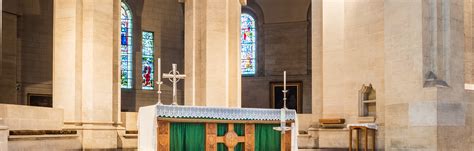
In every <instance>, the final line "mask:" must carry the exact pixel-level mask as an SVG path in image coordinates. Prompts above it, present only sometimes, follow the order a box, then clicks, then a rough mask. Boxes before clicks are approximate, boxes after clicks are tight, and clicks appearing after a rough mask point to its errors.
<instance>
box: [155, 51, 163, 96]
mask: <svg viewBox="0 0 474 151" xmlns="http://www.w3.org/2000/svg"><path fill="white" fill-rule="evenodd" d="M161 84H163V82H162V81H161V58H158V80H157V81H156V85H158V92H157V93H158V102H157V103H156V104H158V105H162V104H161Z"/></svg>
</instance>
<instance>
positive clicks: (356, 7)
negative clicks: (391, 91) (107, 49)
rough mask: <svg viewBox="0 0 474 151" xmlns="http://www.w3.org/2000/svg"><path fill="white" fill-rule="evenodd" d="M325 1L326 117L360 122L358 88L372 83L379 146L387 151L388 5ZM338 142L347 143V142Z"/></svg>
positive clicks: (324, 77) (323, 29) (324, 65)
mask: <svg viewBox="0 0 474 151" xmlns="http://www.w3.org/2000/svg"><path fill="white" fill-rule="evenodd" d="M322 3H323V17H322V18H323V21H322V26H323V27H322V32H323V33H322V34H323V35H322V37H323V39H322V43H323V44H322V45H323V49H322V59H323V60H322V74H323V75H322V81H323V82H322V90H323V91H322V93H323V100H322V101H323V102H322V117H323V118H344V119H346V123H358V122H359V121H358V117H359V113H358V111H359V110H358V108H359V103H358V101H359V90H360V89H361V88H362V85H364V84H365V85H368V84H372V85H373V87H374V89H375V90H376V103H377V104H376V123H378V124H379V126H381V128H380V129H379V130H378V133H377V135H378V137H377V138H378V140H377V146H378V148H383V147H384V140H383V138H384V137H383V136H384V128H383V127H384V123H385V121H384V115H385V113H384V101H385V99H384V97H385V94H384V92H385V82H384V79H385V77H384V75H385V70H384V68H385V66H384V58H385V52H384V15H383V14H384V1H383V0H372V1H344V0H334V1H323V2H322ZM313 61H314V60H313ZM313 68H317V67H313ZM321 135H322V134H321ZM339 140H341V141H346V140H345V138H340V139H339ZM333 144H343V143H333ZM320 145H321V144H320ZM325 147H338V148H340V147H345V146H325Z"/></svg>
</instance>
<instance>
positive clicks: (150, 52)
mask: <svg viewBox="0 0 474 151" xmlns="http://www.w3.org/2000/svg"><path fill="white" fill-rule="evenodd" d="M153 36H154V34H153V32H149V31H144V32H142V89H144V90H153V88H154V71H155V66H154V63H155V57H154V52H155V51H154V48H155V44H154V37H153Z"/></svg>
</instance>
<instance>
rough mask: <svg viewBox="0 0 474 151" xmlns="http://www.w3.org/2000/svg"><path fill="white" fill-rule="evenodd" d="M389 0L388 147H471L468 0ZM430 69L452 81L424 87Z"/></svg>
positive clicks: (441, 148) (387, 6)
mask: <svg viewBox="0 0 474 151" xmlns="http://www.w3.org/2000/svg"><path fill="white" fill-rule="evenodd" d="M384 3H385V12H384V14H385V17H384V18H385V27H384V28H385V33H384V34H385V56H386V57H385V84H386V89H385V92H386V97H385V98H386V100H385V113H386V114H385V122H386V134H385V144H386V147H385V148H386V149H387V150H396V149H401V150H414V149H421V150H465V149H468V148H471V147H470V146H471V145H472V143H471V142H470V141H467V140H468V139H469V138H470V137H471V135H472V133H471V127H472V120H471V119H470V118H472V117H470V116H469V115H471V112H472V109H471V106H467V105H466V103H467V102H468V101H469V102H470V101H472V100H467V97H466V93H465V91H464V82H465V81H464V69H463V67H464V64H463V63H464V31H463V26H464V22H463V19H464V18H463V14H464V12H463V10H464V9H463V7H464V6H463V3H464V1H462V0H451V1H422V0H414V1H398V0H385V1H384ZM407 67H409V68H407ZM430 71H431V72H433V73H434V74H435V75H436V76H437V77H438V79H439V80H442V81H444V82H446V83H447V84H448V85H449V87H443V86H442V85H435V86H432V87H426V86H425V87H424V83H425V82H426V81H425V80H426V75H427V73H428V72H430ZM468 117H469V118H468Z"/></svg>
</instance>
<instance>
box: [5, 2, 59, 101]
mask: <svg viewBox="0 0 474 151" xmlns="http://www.w3.org/2000/svg"><path fill="white" fill-rule="evenodd" d="M52 6H53V5H52V0H44V1H28V0H21V1H16V0H5V1H3V12H2V14H3V18H2V19H3V22H2V25H3V29H2V30H3V32H2V36H3V37H4V38H3V39H2V42H3V46H2V48H3V55H2V59H0V60H1V61H2V62H3V63H2V64H3V66H2V70H3V74H1V76H0V77H1V78H0V90H1V91H2V92H6V93H5V95H2V96H0V102H2V103H10V104H28V102H27V99H28V98H27V96H28V94H47V95H51V93H52V90H51V89H52V86H51V85H52V83H51V80H52V51H53V50H52V40H53V39H52V29H53V27H52V14H53V10H52Z"/></svg>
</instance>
